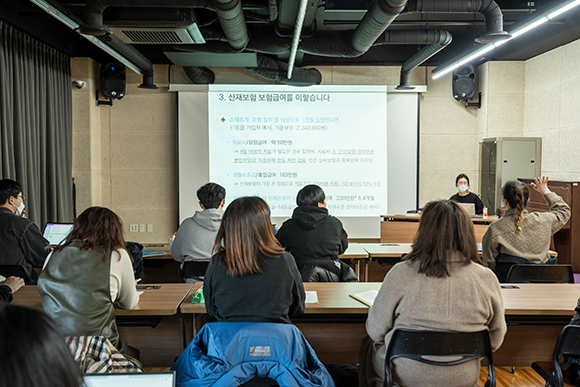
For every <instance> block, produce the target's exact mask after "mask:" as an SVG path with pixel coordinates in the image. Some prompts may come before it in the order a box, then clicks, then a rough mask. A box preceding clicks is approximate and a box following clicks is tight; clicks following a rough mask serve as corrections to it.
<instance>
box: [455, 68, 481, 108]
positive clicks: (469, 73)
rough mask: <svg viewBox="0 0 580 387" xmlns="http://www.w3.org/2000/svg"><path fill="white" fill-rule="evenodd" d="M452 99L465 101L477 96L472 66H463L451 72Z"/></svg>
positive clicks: (475, 73)
mask: <svg viewBox="0 0 580 387" xmlns="http://www.w3.org/2000/svg"><path fill="white" fill-rule="evenodd" d="M451 82H452V84H453V98H455V99H456V100H458V101H461V100H463V101H467V100H468V99H473V98H475V96H476V95H477V72H476V71H475V67H473V66H472V65H463V66H461V67H458V68H456V69H455V70H453V78H452V81H451Z"/></svg>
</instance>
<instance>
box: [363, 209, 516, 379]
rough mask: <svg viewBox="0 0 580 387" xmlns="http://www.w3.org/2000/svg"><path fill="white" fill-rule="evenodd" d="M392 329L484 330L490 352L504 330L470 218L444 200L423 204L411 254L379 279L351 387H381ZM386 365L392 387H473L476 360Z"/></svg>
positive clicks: (494, 281)
mask: <svg viewBox="0 0 580 387" xmlns="http://www.w3.org/2000/svg"><path fill="white" fill-rule="evenodd" d="M397 328H407V329H419V330H437V331H455V332H477V331H481V330H484V329H488V330H489V337H490V341H491V347H492V349H493V350H494V351H495V350H496V349H498V348H499V347H500V345H501V343H502V342H503V338H504V336H505V333H506V331H507V327H506V322H505V317H504V306H503V299H502V296H501V290H500V287H499V283H498V281H497V279H496V278H495V275H494V274H493V273H492V272H491V270H489V269H488V268H486V267H484V266H483V265H482V264H481V260H480V259H479V257H478V255H477V245H476V241H475V232H474V230H473V223H472V221H471V218H470V217H469V215H467V212H466V211H465V210H464V209H463V208H462V207H461V206H460V205H459V204H457V203H456V202H454V201H452V200H441V201H437V202H431V203H428V204H427V205H426V206H425V208H424V209H423V214H422V215H421V220H420V222H419V229H418V231H417V235H416V237H415V241H414V242H413V249H412V251H411V253H409V254H408V255H407V256H406V258H405V260H404V261H403V262H401V263H398V264H396V265H395V266H394V267H393V268H392V269H391V270H390V271H389V272H388V273H387V275H386V277H385V279H384V281H383V284H382V285H381V288H380V290H379V293H378V295H377V297H376V299H375V301H374V303H373V306H372V307H371V308H370V309H369V314H368V318H367V322H366V330H367V333H368V335H369V337H367V338H365V339H364V340H363V342H362V346H361V350H360V366H359V386H361V387H362V386H372V387H379V386H383V379H384V376H385V356H386V350H387V347H388V345H389V341H390V340H391V337H392V334H393V331H394V330H395V329H397ZM393 365H394V366H393V372H394V375H393V377H394V378H393V380H394V382H395V383H396V384H397V385H400V386H454V387H461V386H465V387H473V386H474V385H475V384H476V383H477V379H478V377H479V369H480V361H479V360H472V361H469V362H466V363H463V364H458V365H454V366H446V367H442V366H434V365H430V364H424V363H419V362H416V361H414V360H410V359H403V358H398V359H394V360H393Z"/></svg>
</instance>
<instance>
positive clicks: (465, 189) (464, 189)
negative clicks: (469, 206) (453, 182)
mask: <svg viewBox="0 0 580 387" xmlns="http://www.w3.org/2000/svg"><path fill="white" fill-rule="evenodd" d="M468 189H469V186H467V185H458V186H457V190H458V191H459V192H461V193H464V192H465V191H467V190H468Z"/></svg>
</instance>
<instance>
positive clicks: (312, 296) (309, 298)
mask: <svg viewBox="0 0 580 387" xmlns="http://www.w3.org/2000/svg"><path fill="white" fill-rule="evenodd" d="M305 293H306V300H305V301H304V302H305V303H307V304H318V294H317V293H316V290H307V291H306V292H305Z"/></svg>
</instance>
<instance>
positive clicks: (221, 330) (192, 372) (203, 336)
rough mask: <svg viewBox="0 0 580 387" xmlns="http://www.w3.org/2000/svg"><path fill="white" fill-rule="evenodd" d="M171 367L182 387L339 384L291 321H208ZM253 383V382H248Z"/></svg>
mask: <svg viewBox="0 0 580 387" xmlns="http://www.w3.org/2000/svg"><path fill="white" fill-rule="evenodd" d="M171 369H172V370H174V371H176V372H177V385H178V386H180V387H197V386H205V387H208V386H213V387H230V386H231V387H235V386H240V385H243V386H250V385H252V386H256V385H263V383H264V382H266V383H267V385H272V383H273V382H275V383H277V384H273V385H274V386H276V385H279V386H284V387H300V386H310V387H317V386H320V387H334V381H333V380H332V377H331V376H330V374H329V373H328V371H327V370H326V368H325V367H324V365H323V364H322V363H321V362H320V360H318V357H316V353H315V352H314V350H313V349H312V347H311V346H310V344H308V342H307V341H306V339H305V338H304V336H303V335H302V333H301V332H300V330H299V329H298V328H296V326H294V325H291V324H277V323H261V322H260V323H258V322H214V323H207V324H205V325H204V326H203V327H202V329H201V330H200V331H199V332H198V334H197V335H196V336H195V337H194V339H193V340H192V341H191V343H190V344H189V345H188V346H187V348H186V349H185V351H183V353H182V354H181V355H180V356H179V358H178V359H177V361H176V362H175V364H173V367H171ZM245 383H248V384H245Z"/></svg>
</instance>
